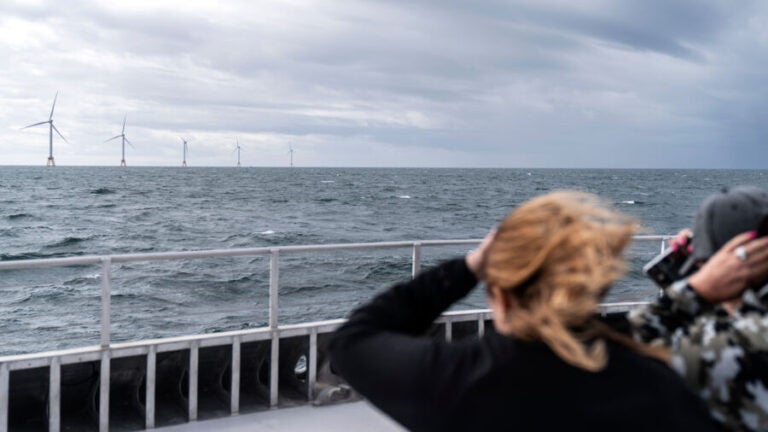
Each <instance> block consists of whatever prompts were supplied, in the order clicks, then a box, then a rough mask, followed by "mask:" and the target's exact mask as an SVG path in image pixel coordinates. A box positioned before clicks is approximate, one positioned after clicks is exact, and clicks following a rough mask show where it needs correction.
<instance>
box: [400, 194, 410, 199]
mask: <svg viewBox="0 0 768 432" xmlns="http://www.w3.org/2000/svg"><path fill="white" fill-rule="evenodd" d="M398 198H402V199H411V196H410V195H398Z"/></svg>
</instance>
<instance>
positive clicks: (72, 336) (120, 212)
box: [0, 167, 768, 354]
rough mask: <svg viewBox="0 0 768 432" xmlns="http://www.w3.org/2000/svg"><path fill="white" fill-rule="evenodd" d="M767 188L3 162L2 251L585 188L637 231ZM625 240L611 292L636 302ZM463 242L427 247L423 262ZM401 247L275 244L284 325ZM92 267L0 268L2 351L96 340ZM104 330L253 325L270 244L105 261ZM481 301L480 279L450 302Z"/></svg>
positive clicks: (407, 235) (458, 173)
mask: <svg viewBox="0 0 768 432" xmlns="http://www.w3.org/2000/svg"><path fill="white" fill-rule="evenodd" d="M738 184H752V185H756V186H759V187H763V188H768V171H749V170H604V169H590V170H587V169H584V170H571V169H415V168H414V169H362V168H360V169H351V168H192V167H189V168H159V167H158V168H136V167H128V168H119V167H56V168H45V167H0V260H2V261H7V260H20V259H34V258H51V257H69V256H80V255H107V254H122V253H143V252H164V251H188V250H201V249H226V248H251V247H262V246H273V245H280V246H286V245H307V244H330V243H349V242H381V241H398V240H429V239H472V238H481V237H483V235H485V233H486V232H487V230H488V229H489V228H491V227H492V226H493V225H494V224H495V223H497V222H498V221H499V220H500V219H501V218H502V217H503V216H504V215H505V214H506V213H508V212H509V211H510V210H512V209H514V208H515V206H517V205H519V204H520V203H522V202H523V201H525V200H527V199H529V198H531V197H533V196H536V195H540V194H543V193H547V192H550V191H553V190H561V189H578V190H584V191H588V192H593V193H596V194H598V195H600V196H602V197H604V198H606V199H607V200H608V201H611V202H613V203H614V204H615V206H616V207H617V208H618V209H619V210H621V211H623V212H625V213H628V214H630V215H632V216H634V217H635V218H637V219H638V220H639V221H640V222H641V224H642V225H643V227H644V232H643V234H674V233H676V232H677V231H678V230H679V229H680V228H683V227H686V226H690V225H691V223H692V218H693V214H694V213H695V211H696V208H697V206H698V204H699V203H700V202H701V201H702V199H704V198H705V197H706V196H707V195H709V194H710V193H713V192H715V191H717V190H719V189H721V188H723V187H728V186H733V185H738ZM659 247H660V244H659V243H644V244H640V243H638V244H635V245H633V246H632V248H631V250H630V252H629V254H628V258H629V261H630V266H631V269H630V271H629V273H628V275H627V278H625V280H623V281H621V282H620V283H618V284H616V286H615V287H613V289H612V291H611V293H610V295H609V299H608V300H612V301H629V300H647V299H650V298H652V297H653V296H654V295H655V294H656V292H657V291H656V289H655V288H654V287H653V285H652V283H651V282H650V281H648V280H647V279H646V278H645V277H644V276H643V275H642V272H641V267H642V264H643V263H644V262H646V261H648V260H649V259H651V258H652V257H653V256H654V255H655V254H656V253H658V251H659ZM467 250H468V247H445V248H435V249H433V248H428V249H425V250H424V266H425V267H428V266H430V265H434V264H435V263H437V262H439V261H440V260H442V259H446V258H450V257H453V256H459V255H461V254H464V253H466V251H467ZM410 260H411V251H410V249H408V248H403V249H386V250H362V251H355V252H350V251H333V252H314V253H297V254H286V255H284V256H282V257H281V264H280V310H279V311H280V323H296V322H306V321H314V320H322V319H332V318H340V317H343V316H345V315H346V314H347V313H348V312H349V310H351V309H352V308H353V307H354V306H355V305H357V304H359V303H360V302H362V301H365V300H366V299H368V298H370V297H371V296H372V295H374V294H375V293H376V292H378V291H380V290H381V289H383V288H385V287H386V286H388V285H389V284H392V283H395V282H397V281H399V280H404V279H407V278H408V277H409V276H410V265H411V264H410ZM100 281H101V275H100V268H99V267H98V266H75V267H66V268H51V269H38V270H13V271H0V354H10V353H21V352H34V351H40V350H48V349H58V348H65V347H77V346H84V345H92V344H96V343H98V340H99V328H100V327H99V322H100V321H99V320H100V295H101V291H100ZM112 284H113V285H112V286H113V288H112V298H111V301H112V327H111V329H112V335H113V340H114V341H127V340H139V339H144V338H151V337H168V336H179V335H184V334H192V333H202V332H216V331H224V330H234V329H242V328H253V327H260V326H264V325H266V323H267V319H268V312H267V311H268V301H267V299H268V286H269V258H268V257H266V256H253V257H239V258H217V259H196V260H183V261H156V262H132V263H124V264H115V265H114V266H113V270H112ZM482 307H485V299H484V297H483V294H482V290H477V291H476V292H474V293H473V294H471V295H470V296H469V297H467V298H466V299H464V300H463V301H461V302H460V303H459V304H458V305H456V308H457V309H467V308H482Z"/></svg>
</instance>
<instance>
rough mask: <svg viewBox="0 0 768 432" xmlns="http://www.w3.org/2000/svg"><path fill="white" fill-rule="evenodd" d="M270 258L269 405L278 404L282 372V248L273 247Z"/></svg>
mask: <svg viewBox="0 0 768 432" xmlns="http://www.w3.org/2000/svg"><path fill="white" fill-rule="evenodd" d="M270 252H271V255H270V260H269V328H270V329H271V330H272V346H271V351H270V360H269V366H270V367H269V406H270V407H275V406H277V390H278V388H279V385H280V384H279V382H278V380H279V372H280V335H279V334H278V332H277V327H278V312H279V306H280V304H279V302H278V294H279V289H278V288H279V286H280V250H279V249H272V250H271V251H270Z"/></svg>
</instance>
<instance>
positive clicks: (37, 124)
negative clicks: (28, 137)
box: [22, 121, 48, 129]
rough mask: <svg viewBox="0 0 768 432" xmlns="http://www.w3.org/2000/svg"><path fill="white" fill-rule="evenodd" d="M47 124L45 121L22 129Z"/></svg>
mask: <svg viewBox="0 0 768 432" xmlns="http://www.w3.org/2000/svg"><path fill="white" fill-rule="evenodd" d="M47 123H48V122H47V121H44V122H40V123H35V124H31V125H29V126H24V127H23V128H22V129H26V128H31V127H33V126H40V125H42V124H47Z"/></svg>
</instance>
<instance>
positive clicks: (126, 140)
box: [104, 114, 133, 167]
mask: <svg viewBox="0 0 768 432" xmlns="http://www.w3.org/2000/svg"><path fill="white" fill-rule="evenodd" d="M127 117H128V114H126V115H125V116H124V117H123V132H122V133H121V134H120V135H115V136H113V137H112V138H110V139H108V140H107V141H104V142H108V141H112V140H113V139H117V138H122V139H123V158H122V159H120V166H121V167H124V166H125V143H128V145H130V146H131V147H133V144H131V142H130V141H128V138H126V137H125V119H126V118H127Z"/></svg>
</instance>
